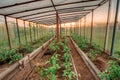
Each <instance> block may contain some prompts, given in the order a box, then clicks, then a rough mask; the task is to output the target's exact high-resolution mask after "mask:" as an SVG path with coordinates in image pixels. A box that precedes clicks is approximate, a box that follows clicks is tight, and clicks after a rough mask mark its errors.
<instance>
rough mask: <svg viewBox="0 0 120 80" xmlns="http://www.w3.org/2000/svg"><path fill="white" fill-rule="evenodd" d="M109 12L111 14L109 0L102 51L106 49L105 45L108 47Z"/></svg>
mask: <svg viewBox="0 0 120 80" xmlns="http://www.w3.org/2000/svg"><path fill="white" fill-rule="evenodd" d="M110 12H111V0H109V6H108V16H107V23H106V32H105V41H104V51H105V50H106V49H107V45H108V35H109V22H110V14H111V13H110Z"/></svg>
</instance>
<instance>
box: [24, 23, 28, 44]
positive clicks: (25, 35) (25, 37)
mask: <svg viewBox="0 0 120 80" xmlns="http://www.w3.org/2000/svg"><path fill="white" fill-rule="evenodd" d="M24 35H25V41H26V44H27V35H26V27H25V21H24Z"/></svg>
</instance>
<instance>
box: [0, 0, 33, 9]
mask: <svg viewBox="0 0 120 80" xmlns="http://www.w3.org/2000/svg"><path fill="white" fill-rule="evenodd" d="M27 1H32V0H0V7H3V6H8V5H13V4H17V3H23V2H27Z"/></svg>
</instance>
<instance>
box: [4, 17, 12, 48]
mask: <svg viewBox="0 0 120 80" xmlns="http://www.w3.org/2000/svg"><path fill="white" fill-rule="evenodd" d="M4 19H5V25H6V31H7V38H8V45H9V49H11V43H10V34H9V29H8V23H7V17H6V16H4Z"/></svg>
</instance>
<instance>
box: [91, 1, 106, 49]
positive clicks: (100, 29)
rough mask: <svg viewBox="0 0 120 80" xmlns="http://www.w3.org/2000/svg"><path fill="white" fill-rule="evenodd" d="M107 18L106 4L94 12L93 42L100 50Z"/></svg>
mask: <svg viewBox="0 0 120 80" xmlns="http://www.w3.org/2000/svg"><path fill="white" fill-rule="evenodd" d="M103 9H104V10H103ZM107 17H108V2H107V3H106V4H104V5H102V6H100V7H99V8H97V9H96V10H94V19H93V42H94V43H96V44H98V45H99V46H100V47H101V48H102V49H103V48H104V41H105V35H106V34H105V32H106V22H107Z"/></svg>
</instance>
